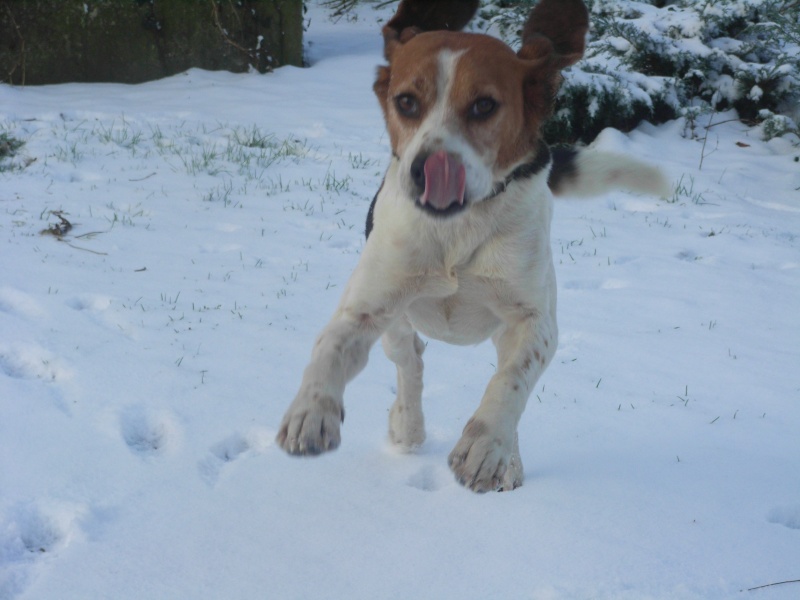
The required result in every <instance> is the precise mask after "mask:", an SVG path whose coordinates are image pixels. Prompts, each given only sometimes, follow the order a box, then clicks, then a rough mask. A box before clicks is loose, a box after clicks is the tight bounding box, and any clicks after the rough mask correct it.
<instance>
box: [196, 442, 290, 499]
mask: <svg viewBox="0 0 800 600" xmlns="http://www.w3.org/2000/svg"><path fill="white" fill-rule="evenodd" d="M274 437H275V434H274V432H272V431H267V430H261V429H254V430H252V431H250V432H248V434H247V435H246V436H244V435H242V434H240V433H234V434H231V435H229V436H228V437H226V438H225V439H224V440H222V441H220V442H217V443H216V444H214V445H213V446H211V448H209V453H208V455H207V456H206V457H205V458H204V459H202V460H201V461H200V462H199V463H198V465H197V467H198V470H199V471H200V477H201V478H202V479H203V481H205V482H206V483H207V484H208V485H210V486H212V487H213V486H214V485H215V484H216V483H217V480H218V479H219V476H220V474H221V472H222V470H223V468H225V467H226V466H227V465H229V464H230V463H232V462H234V461H235V460H237V459H238V458H239V457H241V456H242V455H244V454H246V453H261V452H264V451H265V450H266V449H267V448H268V447H269V446H271V445H272V443H273V442H272V440H273V438H274Z"/></svg>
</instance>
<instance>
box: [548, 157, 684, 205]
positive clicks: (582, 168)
mask: <svg viewBox="0 0 800 600" xmlns="http://www.w3.org/2000/svg"><path fill="white" fill-rule="evenodd" d="M551 152H552V156H553V167H552V170H551V171H550V178H549V179H548V181H547V183H548V185H549V186H550V190H551V191H552V192H553V194H554V195H555V196H573V197H584V198H585V197H590V196H599V195H602V194H605V193H607V192H610V191H613V190H625V191H629V192H638V193H642V194H652V195H654V196H660V197H662V198H667V197H669V196H671V195H672V189H671V187H670V184H669V181H668V180H667V178H666V177H665V176H664V174H663V173H662V172H661V170H660V169H659V168H657V167H655V166H653V165H651V164H648V163H645V162H642V161H639V160H636V159H634V158H630V157H629V156H625V155H624V154H616V153H614V152H604V151H601V150H595V149H592V148H582V149H575V148H553V149H552V150H551Z"/></svg>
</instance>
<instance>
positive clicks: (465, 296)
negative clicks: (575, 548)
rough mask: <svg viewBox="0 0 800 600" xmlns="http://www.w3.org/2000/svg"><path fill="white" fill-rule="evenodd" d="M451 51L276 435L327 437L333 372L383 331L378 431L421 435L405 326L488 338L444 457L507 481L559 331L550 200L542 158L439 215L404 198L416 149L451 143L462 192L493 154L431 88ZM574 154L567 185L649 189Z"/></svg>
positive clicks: (362, 358)
mask: <svg viewBox="0 0 800 600" xmlns="http://www.w3.org/2000/svg"><path fill="white" fill-rule="evenodd" d="M460 56H461V55H460V54H458V53H453V52H449V51H445V52H444V53H443V54H442V55H441V56H440V59H439V66H440V69H439V73H438V75H439V76H438V80H437V81H438V86H439V90H438V91H439V93H438V99H439V100H437V104H436V106H435V107H434V108H433V109H432V110H430V111H429V113H428V115H427V116H426V118H425V120H424V121H423V122H422V123H420V124H419V127H418V130H417V131H416V133H415V134H414V136H412V141H411V142H410V143H409V144H408V145H407V147H405V148H404V149H403V151H402V154H401V156H399V157H398V158H393V159H392V161H391V164H390V166H389V169H388V171H387V173H386V178H385V180H384V185H383V187H382V189H381V191H380V193H379V195H378V197H377V201H376V204H375V208H374V228H373V230H372V233H371V235H370V237H369V239H368V241H367V243H366V245H365V247H364V251H363V253H362V256H361V259H360V261H359V263H358V265H357V266H356V268H355V270H354V272H353V274H352V276H351V277H350V280H349V282H348V284H347V287H346V288H345V291H344V294H343V295H342V298H341V301H340V304H339V306H338V308H337V310H336V312H335V313H334V315H333V317H332V318H331V320H330V322H329V323H328V325H327V326H326V327H325V328H324V329H323V331H322V333H321V334H320V336H319V338H318V339H317V343H316V345H315V346H314V350H313V353H312V357H311V361H310V363H309V365H308V366H307V367H306V369H305V372H304V374H303V380H302V383H301V385H300V390H299V391H298V393H297V396H296V397H295V399H294V401H293V402H292V404H291V405H290V406H289V408H288V410H287V412H286V415H285V417H284V419H283V423H282V424H281V427H280V430H279V433H278V436H277V442H278V443H279V444H280V445H281V446H282V447H283V448H284V449H285V450H286V451H287V452H289V453H291V454H300V455H305V454H318V453H320V452H324V451H326V450H332V449H334V448H336V447H337V446H338V445H339V441H340V433H339V428H340V423H341V421H342V420H343V418H344V405H343V395H344V389H345V385H346V384H347V382H348V381H350V379H352V378H353V377H355V375H356V374H357V373H358V372H359V371H360V370H361V369H362V368H363V367H364V366H365V365H366V362H367V357H368V354H369V350H370V348H371V347H372V346H373V344H374V343H375V342H376V341H377V340H378V338H380V337H381V336H382V337H383V347H384V350H385V352H386V355H387V356H388V357H389V359H390V360H392V361H393V362H394V363H395V364H396V366H397V380H398V381H397V399H396V400H395V402H394V404H393V405H392V408H391V411H390V414H389V437H390V440H391V441H392V442H393V443H394V444H396V445H397V446H398V447H399V448H401V449H403V450H412V449H414V448H415V447H417V446H419V445H420V444H422V443H423V441H424V439H425V427H424V418H423V414H422V402H421V398H422V371H423V363H422V352H423V349H424V345H423V343H422V341H421V340H420V338H419V336H418V335H417V331H419V332H422V333H423V334H425V335H427V336H429V337H432V338H436V339H440V340H444V341H445V342H449V343H452V344H475V343H478V342H481V341H483V340H485V339H489V338H491V339H492V341H493V342H494V344H495V347H496V349H497V371H496V373H495V374H494V376H493V377H492V378H491V379H490V381H489V383H488V385H487V387H486V390H485V392H484V394H483V397H482V399H481V401H480V404H479V406H478V408H477V410H476V411H475V413H474V415H473V416H472V418H471V419H470V420H469V422H468V423H467V425H466V427H464V431H463V434H462V436H461V438H460V440H459V441H458V442H457V443H456V445H455V448H454V449H453V451H452V452H451V454H450V457H449V463H450V467H451V469H452V470H453V472H454V474H455V475H456V478H457V479H458V480H459V481H460V482H461V483H463V484H464V485H465V486H467V487H468V488H470V489H472V490H475V491H479V492H482V491H487V490H498V489H503V490H510V489H514V488H515V487H517V486H519V485H521V483H522V478H523V470H522V461H521V458H520V454H519V448H518V443H517V424H518V422H519V419H520V416H521V415H522V412H523V410H524V408H525V404H526V402H527V399H528V396H529V395H530V393H531V391H532V390H533V388H534V385H535V384H536V381H537V379H538V378H539V376H540V375H541V373H542V372H543V371H544V369H545V368H546V367H547V365H548V363H549V362H550V360H551V359H552V357H553V355H554V353H555V350H556V346H557V342H558V327H557V324H556V279H555V271H554V268H553V259H552V255H551V248H550V222H551V218H552V213H553V199H552V194H551V192H550V189H549V187H548V183H547V179H548V175H549V169H543V170H542V171H540V172H539V173H537V174H535V175H533V176H530V177H528V178H524V179H519V180H514V181H512V182H510V183H509V184H508V185H507V186H506V187H505V189H504V190H503V191H502V193H500V194H498V195H496V196H494V197H492V198H490V199H487V200H484V201H482V202H475V201H473V202H471V203H469V204H468V206H467V208H466V209H464V210H463V211H462V212H459V213H457V214H455V215H451V216H448V217H446V218H445V217H435V216H431V215H429V214H428V213H426V212H425V211H423V210H421V209H420V208H418V207H417V206H415V205H414V202H413V195H412V193H413V192H412V190H413V187H412V186H411V184H410V182H409V176H408V173H409V171H410V166H411V163H412V162H413V160H414V157H415V156H417V155H418V153H419V152H420V151H423V150H427V151H431V150H435V149H443V150H445V151H446V152H448V153H453V154H458V155H459V156H460V158H461V160H462V161H463V164H464V166H465V168H466V170H467V174H468V176H467V180H468V184H467V187H468V194H469V195H470V196H471V197H472V198H473V199H481V198H484V197H486V196H488V195H489V193H490V191H491V188H492V177H491V173H492V167H493V165H487V164H485V162H484V160H485V159H484V158H482V157H481V156H480V153H479V151H476V150H475V149H472V148H470V147H469V144H467V143H466V141H465V138H464V137H463V136H462V135H461V133H460V132H459V130H458V126H457V125H458V120H457V119H455V118H453V115H452V114H451V112H452V111H451V110H450V108H449V107H448V106H447V104H446V102H444V101H443V100H442V99H446V98H447V93H446V92H447V90H448V89H449V86H450V85H452V76H453V72H454V68H455V64H456V63H457V61H458V60H459V58H460ZM576 167H577V168H576V172H575V173H573V174H571V175H570V176H569V178H568V179H569V181H567V182H566V183H565V187H566V189H567V191H570V190H572V191H575V192H585V193H591V194H597V193H599V192H600V191H603V190H605V189H608V188H610V187H620V186H622V187H625V186H627V187H633V188H635V189H640V190H645V191H650V192H652V191H653V190H654V186H655V187H658V185H656V184H657V182H660V181H662V180H661V179H660V174H657V173H656V172H655V171H652V170H651V169H650V167H647V169H643V168H642V167H643V165H641V163H638V162H636V161H631V160H630V159H626V158H624V157H620V156H615V155H606V154H602V153H597V152H593V153H589V152H587V153H586V154H585V156H583V155H579V157H578V160H577V161H576ZM654 174H656V175H658V177H654ZM654 182H655V183H654Z"/></svg>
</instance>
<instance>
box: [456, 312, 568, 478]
mask: <svg viewBox="0 0 800 600" xmlns="http://www.w3.org/2000/svg"><path fill="white" fill-rule="evenodd" d="M557 338H558V332H557V329H556V320H555V315H554V314H552V313H549V314H539V313H536V312H534V313H532V314H529V315H526V316H524V317H522V318H520V319H517V320H514V321H511V322H508V321H507V324H506V325H505V326H504V328H503V329H502V330H501V331H500V332H499V333H498V334H497V335H496V336H495V337H494V338H493V340H494V342H495V346H496V347H497V355H498V369H497V372H496V373H495V375H494V376H493V377H492V379H491V381H490V382H489V385H488V387H487V388H486V392H485V394H484V396H483V399H482V400H481V404H480V406H479V407H478V410H477V411H475V414H474V415H473V416H472V418H471V419H470V420H469V421H468V422H467V425H466V427H464V432H463V433H462V435H461V439H460V440H459V441H458V443H457V444H456V446H455V448H454V449H453V451H452V452H451V453H450V457H449V463H450V468H451V469H452V470H453V473H454V474H455V476H456V478H457V479H458V481H459V482H460V483H461V484H462V485H464V486H466V487H468V488H470V489H471V490H473V491H476V492H487V491H491V490H513V489H514V488H516V487H519V486H520V485H522V479H523V471H522V461H521V459H520V455H519V446H518V441H517V424H518V423H519V419H520V417H521V416H522V412H523V410H525V404H526V403H527V401H528V396H529V395H530V393H531V390H533V387H534V385H535V384H536V380H537V379H538V378H539V376H540V375H541V374H542V372H543V371H544V369H545V367H546V366H547V364H548V363H549V362H550V359H551V358H552V357H553V354H554V353H555V348H556V343H557Z"/></svg>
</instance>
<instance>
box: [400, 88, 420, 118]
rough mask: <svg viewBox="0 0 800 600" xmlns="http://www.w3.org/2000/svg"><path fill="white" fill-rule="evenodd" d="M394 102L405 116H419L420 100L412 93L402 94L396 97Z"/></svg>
mask: <svg viewBox="0 0 800 600" xmlns="http://www.w3.org/2000/svg"><path fill="white" fill-rule="evenodd" d="M394 104H395V106H396V107H397V112H399V113H400V114H401V115H403V116H404V117H407V118H409V119H416V118H417V117H419V112H420V110H419V100H417V99H416V97H414V96H413V95H412V94H400V95H399V96H396V97H395V99H394Z"/></svg>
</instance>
